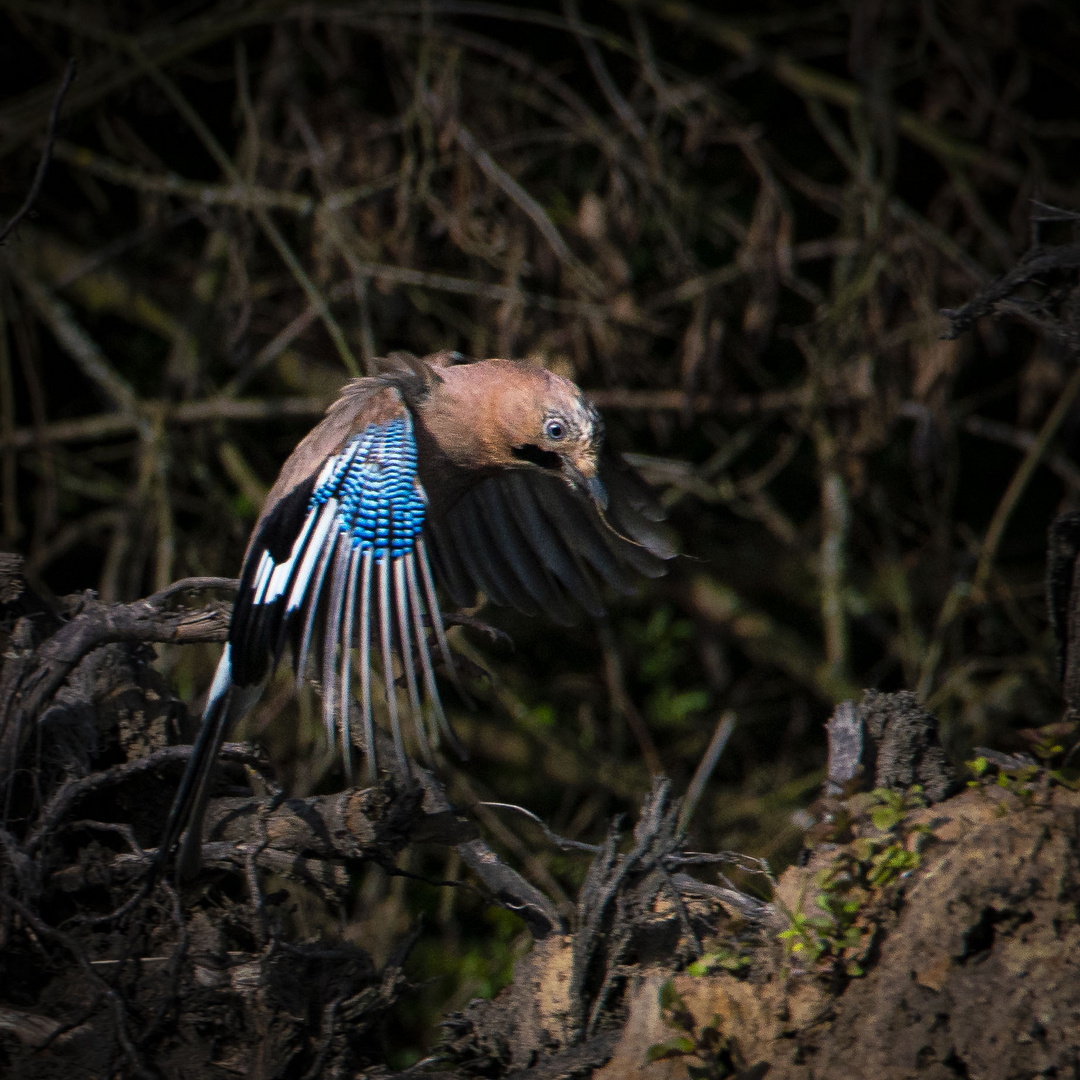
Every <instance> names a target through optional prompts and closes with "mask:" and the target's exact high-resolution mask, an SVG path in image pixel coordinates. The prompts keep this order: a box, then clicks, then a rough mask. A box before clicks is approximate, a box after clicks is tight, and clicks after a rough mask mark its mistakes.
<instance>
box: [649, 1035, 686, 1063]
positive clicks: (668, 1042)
mask: <svg viewBox="0 0 1080 1080" xmlns="http://www.w3.org/2000/svg"><path fill="white" fill-rule="evenodd" d="M693 1052H694V1040H693V1039H690V1038H687V1036H685V1035H674V1036H672V1037H671V1038H670V1039H665V1040H664V1041H663V1042H659V1043H653V1045H652V1046H650V1047H649V1049H648V1050H647V1051H646V1057H647V1058H648V1060H649V1061H662V1060H663V1059H664V1058H672V1057H682V1056H683V1055H685V1054H692V1053H693Z"/></svg>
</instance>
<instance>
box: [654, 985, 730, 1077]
mask: <svg viewBox="0 0 1080 1080" xmlns="http://www.w3.org/2000/svg"><path fill="white" fill-rule="evenodd" d="M659 998H660V1015H661V1017H662V1018H663V1020H664V1023H665V1024H666V1025H667V1026H668V1027H669V1028H673V1029H674V1030H675V1032H676V1034H675V1035H672V1036H671V1038H669V1039H665V1040H664V1041H663V1042H658V1043H654V1044H653V1045H652V1046H650V1047H649V1049H648V1053H647V1055H646V1057H647V1059H648V1060H649V1061H664V1060H667V1059H668V1058H696V1059H697V1060H696V1061H687V1062H686V1075H687V1077H688V1078H689V1080H726V1078H727V1077H730V1076H734V1075H735V1074H736V1072H737V1071H738V1067H737V1065H736V1063H735V1061H734V1059H733V1057H732V1053H733V1047H732V1043H731V1040H730V1039H729V1038H727V1037H726V1036H725V1035H724V1034H723V1033H722V1032H721V1030H720V1018H719V1017H717V1016H714V1017H713V1018H712V1020H710V1021H709V1023H708V1024H707V1025H705V1026H704V1027H699V1026H698V1023H697V1020H696V1019H695V1018H694V1014H693V1013H692V1012H691V1011H690V1009H689V1008H688V1007H687V1005H686V1002H685V1001H684V1000H683V997H682V995H681V994H680V993H679V992H678V990H676V989H675V983H674V982H673V981H672V980H671V979H668V980H667V981H665V982H664V983H663V984H662V985H661V987H660V992H659Z"/></svg>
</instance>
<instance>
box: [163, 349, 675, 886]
mask: <svg viewBox="0 0 1080 1080" xmlns="http://www.w3.org/2000/svg"><path fill="white" fill-rule="evenodd" d="M464 361H465V358H464V357H462V356H460V354H457V353H449V352H447V353H437V354H435V355H432V356H428V357H424V358H422V359H420V358H417V357H414V356H411V355H409V354H404V353H400V354H394V355H393V356H391V357H389V358H388V359H387V360H385V361H382V362H381V371H380V374H378V375H375V376H371V377H368V378H363V379H355V380H353V381H352V382H350V383H348V384H347V385H346V386H345V387H344V388H343V390H342V392H341V396H340V397H339V398H338V400H337V401H336V402H334V404H333V405H331V406H330V408H329V409H328V410H327V413H326V416H325V417H324V418H323V420H322V421H321V422H320V423H319V424H318V425H317V426H316V427H315V428H314V429H313V430H312V431H311V432H310V433H309V434H308V435H307V436H306V437H305V438H304V439H303V441H301V443H300V444H299V445H298V446H297V448H296V449H295V450H294V451H293V453H292V454H291V455H290V456H289V458H288V460H287V461H286V462H285V464H284V466H283V467H282V470H281V474H280V475H279V476H278V478H277V481H276V483H275V484H274V486H273V488H272V489H271V490H270V493H269V495H268V496H267V499H266V504H265V506H264V507H263V510H262V513H261V514H260V516H259V519H258V521H257V522H256V524H255V528H254V530H253V532H252V535H251V539H250V541H249V543H248V548H247V552H246V554H245V555H244V563H243V569H242V570H241V574H240V589H239V593H238V595H237V598H236V602H235V606H234V608H233V614H232V620H231V622H230V625H229V634H228V640H227V642H226V645H225V648H224V650H223V652H222V655H221V660H220V662H219V663H218V666H217V672H216V674H215V676H214V681H213V684H212V686H211V688H210V693H209V697H208V699H207V703H206V707H205V710H204V713H203V719H202V726H201V728H200V731H199V735H198V737H197V739H196V742H195V746H194V747H193V749H192V754H191V757H190V759H189V761H188V766H187V769H186V771H185V774H184V777H183V779H182V780H181V783H180V787H179V788H178V790H177V794H176V797H175V800H174V802H173V806H172V809H171V811H170V815H169V819H168V823H167V825H166V829H165V835H164V838H163V840H162V844H161V846H160V848H159V856H158V862H157V865H158V866H160V864H161V863H162V862H163V860H164V859H166V858H167V857H168V856H169V854H170V853H171V851H172V848H173V847H174V846H175V844H176V842H177V840H178V839H179V837H180V834H181V832H182V831H183V830H184V828H185V826H186V827H187V833H186V836H185V839H184V843H183V845H182V848H181V852H180V856H179V858H178V861H177V873H178V876H179V877H180V878H181V879H187V878H190V877H191V876H193V875H194V872H195V871H196V870H197V869H198V865H199V858H200V854H201V844H202V818H203V814H204V812H205V808H206V801H207V798H208V795H209V780H210V774H211V771H212V766H213V764H214V761H215V759H216V757H217V755H218V752H219V751H220V749H221V745H222V743H223V742H224V741H225V738H226V735H227V734H228V732H229V731H230V730H231V729H232V727H233V725H234V724H235V723H236V721H237V720H239V719H240V718H241V717H242V716H243V715H244V714H245V713H246V712H247V711H248V709H250V708H251V707H252V705H253V704H254V703H255V701H256V700H257V699H258V697H259V694H260V693H261V692H262V688H263V686H264V685H265V683H266V681H267V679H268V678H269V677H270V675H271V674H272V673H273V671H274V670H275V669H276V667H277V665H278V663H279V661H280V659H281V657H282V654H283V653H284V651H285V647H286V645H289V646H291V650H292V659H293V666H294V669H295V672H296V676H297V680H298V682H299V681H300V680H302V679H303V677H304V673H305V670H306V667H307V662H308V655H309V652H311V651H312V647H313V646H314V652H315V654H316V661H317V664H318V669H317V670H318V674H319V679H320V682H321V686H322V713H323V720H324V723H325V726H326V732H327V738H328V740H329V741H330V743H331V745H333V743H334V742H336V741H340V746H341V753H342V758H343V763H344V766H345V769H346V773H347V775H349V777H350V779H351V769H352V756H351V746H352V733H351V731H350V721H349V705H350V700H351V698H350V694H351V692H352V690H353V689H354V687H355V682H354V680H353V671H352V667H353V665H352V657H353V653H354V650H355V651H356V652H357V653H358V663H357V674H358V676H359V684H360V686H359V689H360V693H359V705H360V715H361V717H362V722H363V729H364V730H363V735H364V748H365V752H366V758H367V769H368V777H369V779H372V780H373V779H374V777H375V774H376V757H375V743H374V731H373V719H372V702H373V694H372V687H371V673H372V667H373V660H374V654H375V653H376V652H377V653H378V661H379V662H378V674H379V676H380V677H381V680H382V684H383V687H384V694H385V700H386V707H387V712H388V714H389V718H390V727H391V732H392V735H393V740H394V747H395V752H396V756H397V757H398V759H399V762H400V763H401V765H402V767H403V768H404V769H405V770H406V771H407V770H408V762H407V758H406V755H405V748H404V742H403V739H402V734H401V722H400V721H401V717H400V713H401V711H402V710H401V709H400V707H399V704H398V699H397V693H396V689H395V687H396V686H397V684H398V680H399V679H400V680H401V681H403V683H404V687H405V696H406V699H407V702H408V710H407V711H408V713H409V715H410V716H411V719H412V722H413V724H414V727H415V730H416V735H417V743H418V745H419V747H420V749H421V751H422V753H423V754H424V755H425V757H426V758H428V759H430V747H431V746H432V745H433V744H436V743H437V742H438V740H439V735H440V733H442V734H443V735H445V736H446V737H447V738H448V739H449V740H450V741H453V733H452V731H451V730H450V725H449V723H448V721H447V719H446V714H445V712H444V711H443V707H442V703H441V701H440V698H439V690H438V686H437V684H436V680H435V667H436V663H435V655H433V654H437V655H438V657H439V659H440V660H441V662H442V666H443V667H444V668H445V669H446V671H447V672H448V673H449V675H450V677H451V678H452V679H454V681H455V682H457V681H458V676H457V671H456V668H455V665H454V659H453V655H452V653H451V651H450V648H449V645H448V643H447V639H446V631H445V627H444V623H443V618H442V615H441V613H440V607H439V600H438V597H437V592H436V590H437V588H441V590H442V591H443V594H444V595H445V596H446V597H447V598H448V599H449V600H450V601H451V602H452V603H454V604H456V605H458V606H459V607H468V606H469V605H471V604H473V603H475V601H476V596H477V593H478V592H480V593H483V594H484V595H485V596H486V597H487V598H488V599H490V600H491V601H493V602H494V603H496V604H500V605H504V606H509V607H513V608H516V609H517V610H519V611H521V612H523V613H525V614H528V615H541V614H542V615H544V616H545V617H547V618H549V619H551V620H553V621H555V622H557V623H563V624H566V623H570V622H572V621H573V620H574V619H575V617H576V615H577V614H578V613H579V612H580V610H581V609H584V610H585V611H586V612H588V613H589V614H591V615H593V616H600V615H601V614H602V613H603V604H602V598H601V589H602V587H603V586H604V585H606V586H610V587H612V588H614V589H616V590H618V591H620V592H623V593H627V592H630V591H632V589H633V588H634V584H635V579H636V576H637V575H638V574H644V575H646V576H648V577H658V576H659V575H661V574H663V572H664V569H665V561H666V560H667V559H669V558H671V557H672V556H673V555H674V554H675V552H674V549H673V548H672V547H671V545H670V544H669V542H668V540H667V538H666V535H665V533H664V532H663V531H662V529H661V527H660V526H659V525H658V522H659V520H660V516H661V515H660V514H659V512H658V510H657V509H656V507H655V505H654V504H653V502H652V500H651V498H650V497H649V493H648V491H647V489H646V487H645V485H644V483H643V482H642V481H641V480H640V479H639V478H638V476H637V475H636V474H635V473H634V472H633V471H632V470H631V469H630V467H629V466H628V465H626V463H625V462H623V461H622V459H621V458H620V457H618V456H617V455H615V454H614V453H613V452H611V451H610V450H609V449H608V448H607V447H606V444H605V441H604V428H603V421H602V420H601V418H600V416H599V414H598V413H597V412H596V410H595V409H594V408H593V406H592V405H591V404H590V403H589V401H588V400H587V399H586V398H585V396H584V395H583V394H582V392H581V390H580V389H578V387H577V386H575V385H574V383H572V382H571V381H570V380H569V379H565V378H563V377H561V376H559V375H555V374H553V373H552V372H549V371H547V370H545V369H543V368H540V367H535V366H531V365H529V364H526V363H524V362H521V361H513V360H475V361H470V362H464ZM395 668H396V673H395Z"/></svg>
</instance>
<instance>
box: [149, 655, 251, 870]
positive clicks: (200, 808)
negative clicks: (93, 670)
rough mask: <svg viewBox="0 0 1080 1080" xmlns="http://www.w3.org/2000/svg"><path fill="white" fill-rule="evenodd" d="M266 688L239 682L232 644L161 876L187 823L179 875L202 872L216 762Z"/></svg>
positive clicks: (221, 665)
mask: <svg viewBox="0 0 1080 1080" xmlns="http://www.w3.org/2000/svg"><path fill="white" fill-rule="evenodd" d="M260 689H261V687H259V686H253V687H247V686H237V685H235V684H234V683H233V681H232V656H231V648H230V646H229V645H228V644H226V645H225V649H224V651H223V652H222V654H221V659H220V660H219V661H218V666H217V671H216V672H215V673H214V682H213V684H212V685H211V687H210V694H209V696H208V697H207V699H206V708H205V709H204V710H203V718H202V726H201V727H200V729H199V734H198V737H197V738H196V739H195V745H194V746H193V747H192V750H191V757H190V758H188V764H187V768H186V769H185V770H184V775H183V778H182V779H181V781H180V786H179V787H178V788H177V789H176V797H175V798H174V799H173V804H172V809H171V810H170V811H169V818H168V821H167V822H166V825H165V833H164V835H163V836H162V838H161V846H160V848H159V849H158V856H157V861H156V864H155V868H154V873H155V877H156V876H157V874H158V873H160V872H161V870H162V868H163V867H164V865H165V862H166V861H167V860H168V858H169V856H170V854H171V853H172V850H173V848H174V847H175V846H176V842H177V840H179V839H180V834H181V833H183V832H184V828H185V826H186V828H187V834H186V835H185V836H184V840H183V843H182V844H181V847H180V854H179V856H178V858H177V861H176V876H177V879H178V880H179V881H189V880H191V879H192V878H193V877H194V876H195V874H196V873H197V872H198V870H199V865H200V860H201V855H202V827H203V816H204V814H205V813H206V803H207V800H208V798H209V795H210V776H211V774H212V772H213V768H214V762H215V761H216V760H217V756H218V753H219V752H220V750H221V745H222V743H223V742H224V741H225V737H226V736H227V735H228V733H229V731H230V730H231V729H232V727H233V725H234V723H235V722H236V721H237V720H238V719H239V718H240V717H241V716H243V714H244V713H245V712H247V710H248V709H249V708H250V706H251V705H252V703H253V701H254V699H255V698H256V697H258V694H259V691H260Z"/></svg>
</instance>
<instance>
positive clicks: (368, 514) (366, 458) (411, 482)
mask: <svg viewBox="0 0 1080 1080" xmlns="http://www.w3.org/2000/svg"><path fill="white" fill-rule="evenodd" d="M327 472H329V475H327V476H326V478H325V479H323V478H322V475H320V478H319V481H318V482H317V483H316V486H315V490H314V492H312V495H311V502H310V504H309V506H308V511H309V513H310V512H311V511H312V510H315V509H316V508H317V507H321V506H323V505H324V504H326V503H327V502H329V501H330V500H331V499H333V500H335V501H336V510H335V515H336V517H337V520H338V528H339V529H340V530H341V531H342V532H343V533H345V534H346V535H348V536H350V537H351V538H352V542H353V546H354V547H359V548H360V550H361V552H364V551H371V552H372V554H373V555H374V557H375V558H376V559H378V558H381V557H382V556H383V555H385V554H387V553H388V552H389V554H390V557H391V558H397V557H398V556H401V555H404V554H406V553H407V552H410V551H412V550H413V547H414V545H415V542H416V537H417V536H419V535H420V531H421V530H422V529H423V527H424V494H423V489H422V488H421V487H420V482H419V480H418V479H417V476H416V440H415V439H414V438H413V433H412V423H411V421H410V419H409V417H408V416H399V417H395V418H394V419H393V420H391V421H390V422H389V423H387V424H371V425H369V426H368V427H367V428H365V429H364V430H363V431H362V432H361V433H360V434H358V435H356V436H354V437H353V439H351V440H350V441H349V442H348V443H347V444H346V445H345V447H344V448H343V449H342V451H341V453H340V454H338V455H337V456H336V457H334V458H331V459H330V461H328V462H327V463H326V466H325V467H324V469H323V473H324V474H325V473H327Z"/></svg>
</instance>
